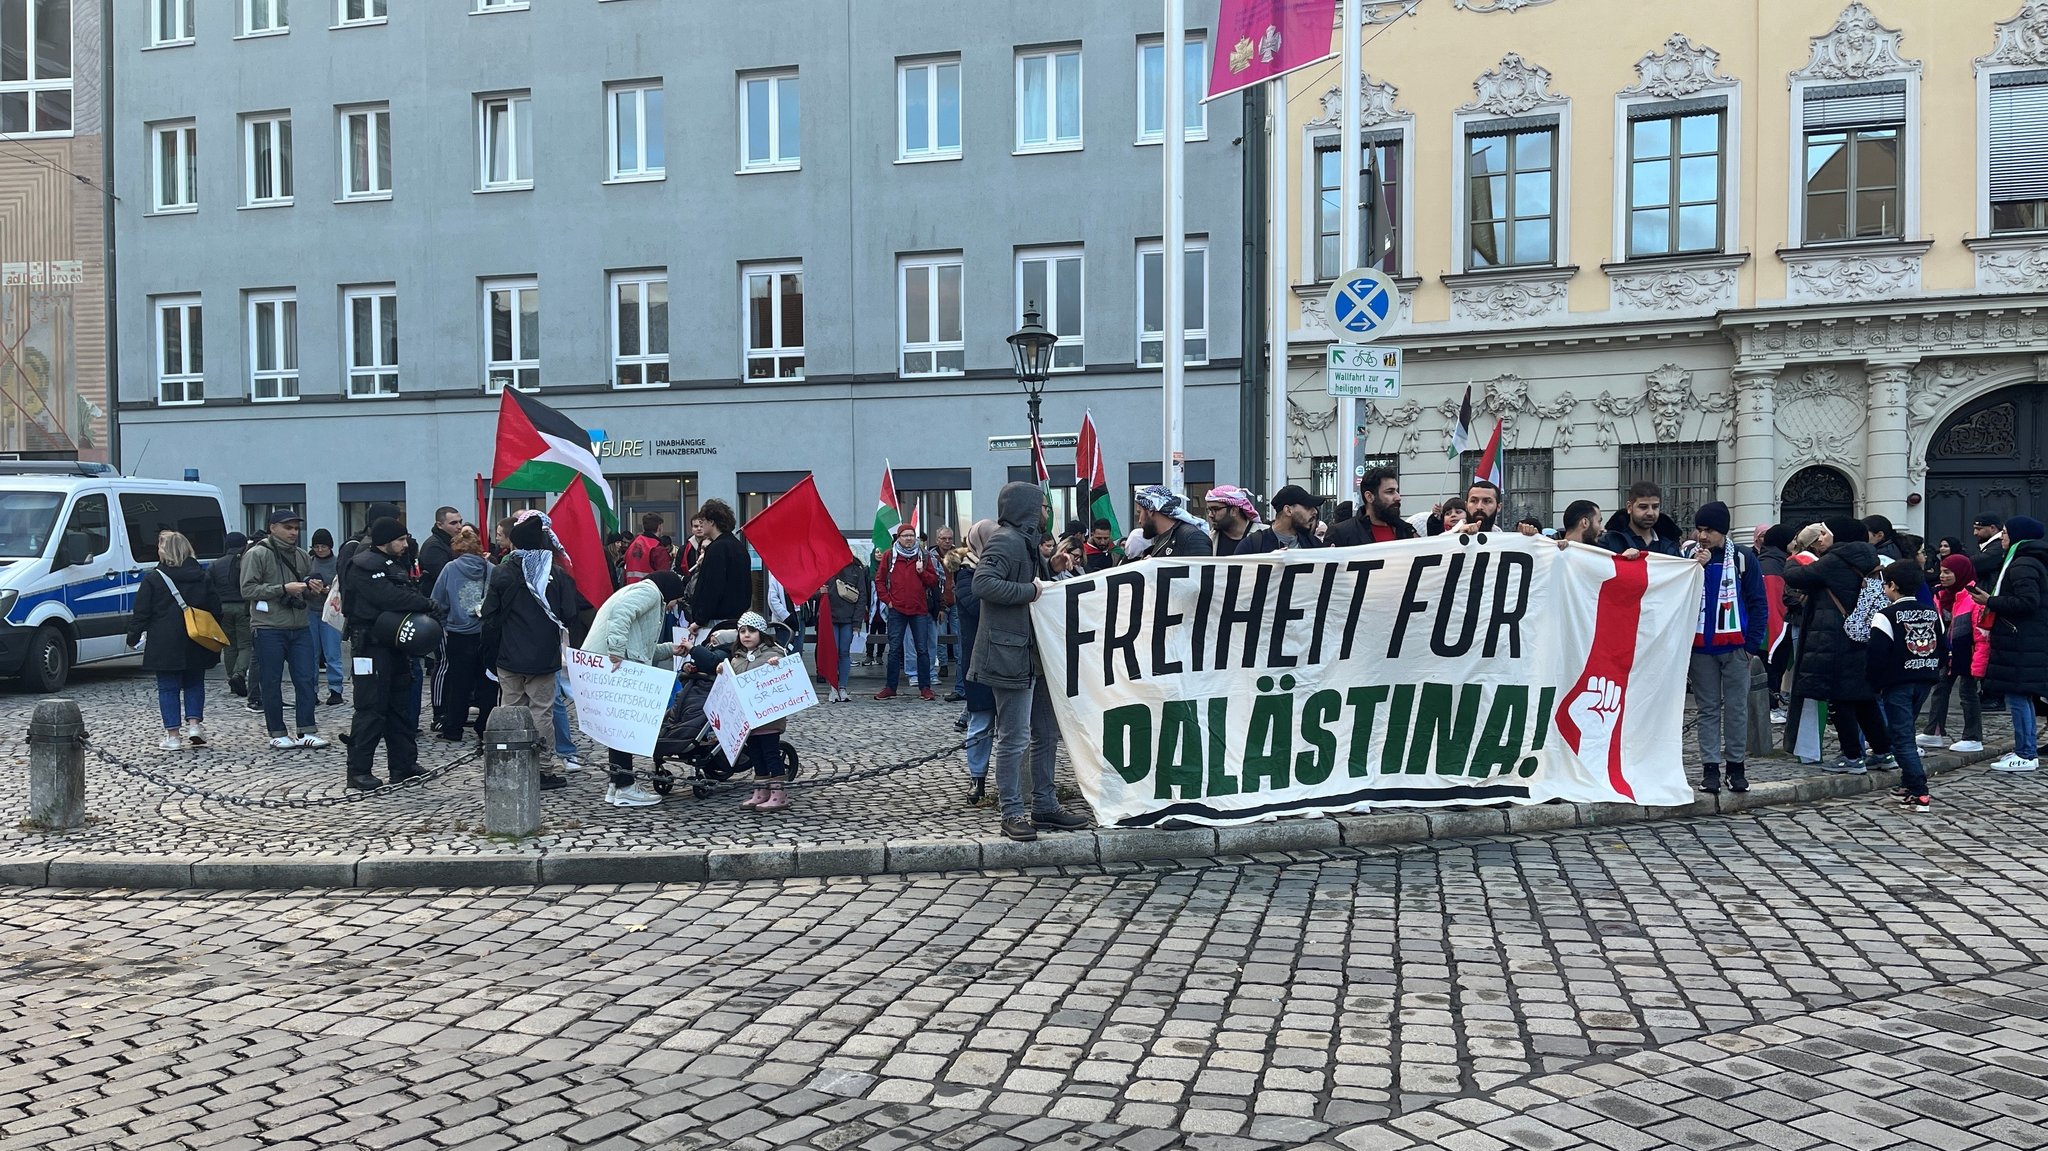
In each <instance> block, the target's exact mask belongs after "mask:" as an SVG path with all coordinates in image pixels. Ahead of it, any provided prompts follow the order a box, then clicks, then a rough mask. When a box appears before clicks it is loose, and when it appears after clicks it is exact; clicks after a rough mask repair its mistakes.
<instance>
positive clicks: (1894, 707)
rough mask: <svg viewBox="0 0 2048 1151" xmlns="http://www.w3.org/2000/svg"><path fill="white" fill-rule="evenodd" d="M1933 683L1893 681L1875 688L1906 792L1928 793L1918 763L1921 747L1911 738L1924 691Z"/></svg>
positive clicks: (1902, 785) (1925, 698)
mask: <svg viewBox="0 0 2048 1151" xmlns="http://www.w3.org/2000/svg"><path fill="white" fill-rule="evenodd" d="M1933 687H1934V685H1933V684H1931V683H1895V684H1892V685H1891V686H1890V687H1884V688H1879V689H1878V692H1877V706H1878V708H1879V710H1881V711H1882V712H1883V713H1884V726H1885V731H1887V732H1888V733H1890V735H1891V737H1892V755H1893V756H1894V757H1896V758H1897V759H1898V761H1899V785H1900V786H1901V787H1904V788H1905V789H1906V793H1907V794H1908V795H1926V794H1927V769H1926V768H1925V767H1924V766H1922V765H1921V763H1920V747H1919V745H1918V744H1916V743H1914V742H1913V736H1914V734H1915V733H1914V730H1913V729H1914V727H1915V724H1914V719H1915V717H1917V716H1918V715H1919V714H1920V705H1921V704H1923V703H1926V702H1927V693H1928V691H1929V690H1930V689H1932V688H1933Z"/></svg>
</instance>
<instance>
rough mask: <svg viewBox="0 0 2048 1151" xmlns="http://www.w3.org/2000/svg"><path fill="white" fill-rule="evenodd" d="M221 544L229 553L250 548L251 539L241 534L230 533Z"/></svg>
mask: <svg viewBox="0 0 2048 1151" xmlns="http://www.w3.org/2000/svg"><path fill="white" fill-rule="evenodd" d="M220 543H221V547H222V548H224V549H226V550H228V551H234V550H235V549H236V548H245V547H248V546H249V537H248V536H245V535H243V534H242V533H241V532H229V533H228V534H227V537H226V538H224V539H222V540H221V541H220Z"/></svg>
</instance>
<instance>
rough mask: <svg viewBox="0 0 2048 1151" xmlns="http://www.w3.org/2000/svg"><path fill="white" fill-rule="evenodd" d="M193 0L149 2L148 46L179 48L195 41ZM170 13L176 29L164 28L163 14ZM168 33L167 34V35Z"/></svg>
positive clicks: (157, 0)
mask: <svg viewBox="0 0 2048 1151" xmlns="http://www.w3.org/2000/svg"><path fill="white" fill-rule="evenodd" d="M193 3H194V0H149V46H150V47H152V48H180V47H185V46H187V45H190V44H192V43H194V41H195V40H196V31H195V25H194V22H193V14H192V5H193ZM166 10H168V11H169V12H171V13H172V19H173V20H174V21H176V23H177V27H175V28H165V27H164V13H165V11H166ZM167 33H168V34H167Z"/></svg>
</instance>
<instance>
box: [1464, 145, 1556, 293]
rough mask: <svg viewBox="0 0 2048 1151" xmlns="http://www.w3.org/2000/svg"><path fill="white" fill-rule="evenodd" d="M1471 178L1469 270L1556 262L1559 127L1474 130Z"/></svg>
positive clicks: (1468, 166) (1468, 154) (1468, 163)
mask: <svg viewBox="0 0 2048 1151" xmlns="http://www.w3.org/2000/svg"><path fill="white" fill-rule="evenodd" d="M1465 176H1466V181H1467V182H1466V194H1465V218H1466V223H1467V225H1468V239H1467V242H1466V245H1465V269H1466V270H1467V271H1479V270H1481V269H1485V268H1508V267H1522V266H1529V265H1538V264H1550V263H1553V262H1554V261H1555V257H1556V249H1557V205H1556V199H1557V127H1556V125H1554V124H1544V125H1535V126H1528V127H1513V128H1502V127H1498V126H1494V125H1482V126H1479V127H1475V128H1473V129H1472V130H1471V131H1469V132H1467V133H1466V136H1465Z"/></svg>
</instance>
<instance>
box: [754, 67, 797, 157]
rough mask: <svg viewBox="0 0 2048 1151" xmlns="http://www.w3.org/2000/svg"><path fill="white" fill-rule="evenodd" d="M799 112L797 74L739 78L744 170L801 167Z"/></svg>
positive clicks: (772, 73) (773, 74) (780, 73)
mask: <svg viewBox="0 0 2048 1151" xmlns="http://www.w3.org/2000/svg"><path fill="white" fill-rule="evenodd" d="M799 111H800V108H799V101H798V91H797V74H796V73H795V72H793V71H792V72H764V73H755V74H752V75H746V76H741V77H740V169H741V170H742V171H747V172H774V171H786V170H788V169H791V168H795V167H797V166H799V163H800V157H801V155H802V153H801V151H800V150H799V147H798V145H799V143H800V140H799V132H798V125H799V124H800V123H801V117H800V115H799Z"/></svg>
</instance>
